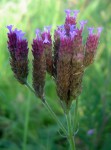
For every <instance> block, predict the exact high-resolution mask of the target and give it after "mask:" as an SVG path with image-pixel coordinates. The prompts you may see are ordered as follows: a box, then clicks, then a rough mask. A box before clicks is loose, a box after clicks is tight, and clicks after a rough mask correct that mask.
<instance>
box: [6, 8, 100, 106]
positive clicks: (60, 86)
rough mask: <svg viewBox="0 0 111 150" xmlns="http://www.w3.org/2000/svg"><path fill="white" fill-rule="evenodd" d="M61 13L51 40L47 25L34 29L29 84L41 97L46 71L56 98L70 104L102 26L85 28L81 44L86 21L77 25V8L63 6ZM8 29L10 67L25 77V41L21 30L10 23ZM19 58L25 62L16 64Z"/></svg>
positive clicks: (18, 75)
mask: <svg viewBox="0 0 111 150" xmlns="http://www.w3.org/2000/svg"><path fill="white" fill-rule="evenodd" d="M65 13H66V19H65V23H64V24H63V25H61V26H57V29H56V30H55V32H54V41H52V37H51V31H50V30H51V27H50V26H48V27H45V28H44V31H43V32H41V31H40V30H39V29H37V30H36V37H35V39H33V43H32V54H33V87H34V90H35V92H36V94H37V95H38V96H39V97H40V98H41V99H43V96H44V85H45V75H46V71H47V72H48V73H49V74H50V75H51V76H53V78H54V79H55V82H56V86H57V93H58V96H59V98H60V100H61V101H62V102H63V103H64V104H65V105H66V107H67V108H70V105H71V102H72V100H74V99H76V98H77V97H78V95H79V94H80V92H81V83H82V78H83V74H84V70H85V68H86V67H87V66H89V65H90V64H91V63H92V62H93V60H94V56H95V53H96V50H97V46H98V43H99V38H100V34H101V31H102V28H101V27H99V28H97V32H96V33H94V31H93V30H94V28H91V27H90V28H88V32H89V33H88V37H87V40H86V43H85V44H83V30H84V28H85V25H86V24H87V21H84V20H83V21H80V26H79V27H77V20H76V18H77V15H78V13H79V11H78V10H74V11H72V10H65ZM8 29H9V33H8V38H9V41H8V48H9V51H10V54H11V66H12V70H13V71H14V73H15V76H16V78H17V79H19V80H20V79H24V78H25V79H26V77H27V74H28V71H27V69H26V68H27V55H28V48H27V41H26V40H25V39H23V35H24V34H23V33H22V31H21V30H20V31H19V30H17V29H15V30H14V31H12V26H8ZM52 49H53V50H52ZM22 61H24V62H25V64H24V65H23V63H22V65H19V64H21V62H22ZM12 62H13V63H12ZM16 63H17V64H16ZM14 65H15V66H14ZM17 65H18V66H17ZM20 67H21V68H20ZM15 68H16V69H15ZM24 68H25V69H26V70H24ZM18 70H19V71H18ZM24 74H25V75H24ZM22 81H24V80H22Z"/></svg>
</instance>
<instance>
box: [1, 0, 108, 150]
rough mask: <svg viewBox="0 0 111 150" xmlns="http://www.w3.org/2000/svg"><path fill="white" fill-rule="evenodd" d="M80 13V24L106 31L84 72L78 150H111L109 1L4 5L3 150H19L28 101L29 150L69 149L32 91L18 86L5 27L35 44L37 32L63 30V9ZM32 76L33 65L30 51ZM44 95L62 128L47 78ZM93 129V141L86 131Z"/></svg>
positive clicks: (3, 1) (3, 0)
mask: <svg viewBox="0 0 111 150" xmlns="http://www.w3.org/2000/svg"><path fill="white" fill-rule="evenodd" d="M66 8H71V9H79V10H80V14H79V17H78V19H80V20H82V19H85V20H88V25H89V26H94V27H97V26H103V28H104V30H103V33H102V36H101V40H100V44H99V48H98V51H97V56H96V58H95V63H94V64H93V65H91V66H90V68H88V69H87V70H86V72H85V75H84V79H83V92H82V94H81V96H80V97H79V132H78V134H77V136H76V145H77V147H78V150H81V148H82V150H110V149H111V142H110V137H111V111H110V110H111V92H110V91H111V77H110V76H111V17H110V14H111V13H110V9H111V3H110V0H107V1H104V0H102V1H101V0H80V1H79V2H78V1H76V0H61V1H60V0H32V1H31V0H28V1H26V0H25V1H23V0H12V1H8V0H1V1H0V22H1V23H0V150H21V149H22V147H23V139H24V132H25V131H26V128H25V129H24V125H25V124H26V120H27V118H26V109H27V105H28V100H29V95H30V99H31V101H30V108H29V109H30V112H29V115H28V117H29V126H28V134H27V141H26V146H27V148H26V149H27V150H35V149H37V150H57V149H58V150H67V149H68V144H67V141H66V139H65V138H63V137H62V136H61V135H60V134H59V132H57V131H58V126H57V125H56V123H55V121H54V120H53V119H52V118H51V117H50V115H49V114H48V112H47V113H46V110H45V108H44V107H43V106H42V104H41V102H40V100H39V99H36V98H35V96H34V95H33V94H31V93H30V92H29V91H28V89H27V88H26V87H24V86H22V85H20V84H19V83H18V82H17V81H16V79H15V78H14V77H13V73H12V71H11V69H10V64H9V54H8V50H7V44H6V41H7V37H6V33H7V29H6V26H7V25H9V24H14V26H15V27H17V28H20V29H22V30H23V31H25V32H26V37H27V38H28V41H29V47H30V48H31V42H32V39H33V38H34V36H35V35H34V32H35V29H36V28H38V27H39V28H41V29H43V27H44V25H51V24H52V25H53V28H55V27H56V25H61V24H63V22H64V18H65V14H64V9H66ZM29 58H30V75H29V77H28V79H29V82H30V83H31V78H32V77H31V72H32V67H31V61H32V55H31V50H30V56H29ZM45 92H46V95H47V97H48V101H49V103H50V105H51V106H52V108H53V109H54V111H55V112H56V114H57V115H58V116H59V118H60V119H61V120H62V121H63V122H64V124H65V121H64V117H62V115H63V112H62V109H61V108H60V106H59V103H58V101H57V99H58V97H57V94H56V89H55V84H54V81H53V80H52V79H51V78H50V77H49V76H48V75H47V78H46V87H45ZM90 129H95V133H94V134H93V135H92V136H88V135H87V131H88V130H90Z"/></svg>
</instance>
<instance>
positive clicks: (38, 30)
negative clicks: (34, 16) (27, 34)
mask: <svg viewBox="0 0 111 150" xmlns="http://www.w3.org/2000/svg"><path fill="white" fill-rule="evenodd" d="M40 33H41V32H40V29H36V38H37V39H40Z"/></svg>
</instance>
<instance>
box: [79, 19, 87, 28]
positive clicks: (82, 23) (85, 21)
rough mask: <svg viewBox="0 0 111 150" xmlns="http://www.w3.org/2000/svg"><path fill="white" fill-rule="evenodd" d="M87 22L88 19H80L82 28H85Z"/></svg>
mask: <svg viewBox="0 0 111 150" xmlns="http://www.w3.org/2000/svg"><path fill="white" fill-rule="evenodd" d="M85 24H87V20H82V21H80V29H84V25H85Z"/></svg>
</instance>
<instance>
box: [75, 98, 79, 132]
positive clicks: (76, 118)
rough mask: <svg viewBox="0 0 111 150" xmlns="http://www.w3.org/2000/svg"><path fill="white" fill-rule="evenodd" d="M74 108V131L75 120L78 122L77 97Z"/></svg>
mask: <svg viewBox="0 0 111 150" xmlns="http://www.w3.org/2000/svg"><path fill="white" fill-rule="evenodd" d="M75 105H76V106H75V110H74V133H75V132H76V130H77V122H78V99H77V100H76V104H75Z"/></svg>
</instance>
